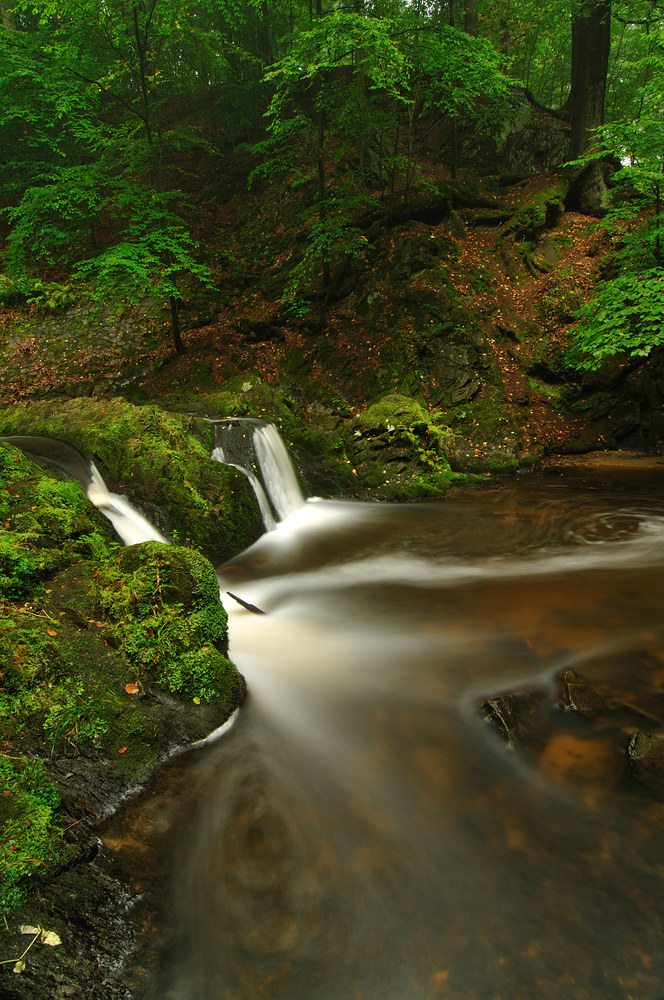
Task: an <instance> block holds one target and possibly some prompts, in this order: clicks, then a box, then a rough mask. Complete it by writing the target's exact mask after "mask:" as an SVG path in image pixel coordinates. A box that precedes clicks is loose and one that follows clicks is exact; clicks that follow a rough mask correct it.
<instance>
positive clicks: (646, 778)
mask: <svg viewBox="0 0 664 1000" xmlns="http://www.w3.org/2000/svg"><path fill="white" fill-rule="evenodd" d="M626 756H627V766H628V771H629V774H630V776H631V777H632V778H635V779H636V780H637V781H640V782H641V784H643V785H646V786H647V787H648V788H652V789H653V790H654V791H657V792H664V739H662V737H660V736H653V735H652V734H651V733H644V732H635V733H632V735H631V736H630V738H629V741H628V743H627V748H626Z"/></svg>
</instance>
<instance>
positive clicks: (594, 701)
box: [560, 670, 605, 719]
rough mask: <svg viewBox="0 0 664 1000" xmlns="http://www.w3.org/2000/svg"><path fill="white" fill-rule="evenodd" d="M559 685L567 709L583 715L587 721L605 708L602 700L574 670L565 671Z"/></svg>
mask: <svg viewBox="0 0 664 1000" xmlns="http://www.w3.org/2000/svg"><path fill="white" fill-rule="evenodd" d="M560 685H561V688H562V694H563V699H564V702H565V704H566V705H567V707H568V708H571V709H572V710H573V711H575V712H578V713H579V714H580V715H585V717H586V718H587V719H594V718H595V716H596V715H597V714H598V713H599V712H600V711H601V710H602V709H603V708H604V707H605V706H604V699H603V698H602V696H601V695H600V694H599V692H598V691H596V690H595V689H594V688H593V687H591V686H590V684H588V683H586V681H585V680H584V679H583V677H581V676H580V675H579V674H577V673H575V671H574V670H566V671H565V673H564V674H563V676H562V678H561V680H560Z"/></svg>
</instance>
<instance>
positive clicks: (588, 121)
mask: <svg viewBox="0 0 664 1000" xmlns="http://www.w3.org/2000/svg"><path fill="white" fill-rule="evenodd" d="M571 42H572V71H571V81H570V93H569V100H568V102H567V107H568V110H569V116H570V124H571V138H570V158H571V159H578V157H580V156H581V155H582V154H583V153H585V151H586V149H587V148H588V146H589V145H590V143H591V141H592V139H593V135H594V132H595V130H596V129H597V128H599V126H600V125H602V124H603V123H604V105H605V100H606V77H607V73H608V69H609V53H610V51H611V0H583V2H582V4H581V6H580V7H579V8H578V10H576V11H575V13H574V16H573V18H572V38H571Z"/></svg>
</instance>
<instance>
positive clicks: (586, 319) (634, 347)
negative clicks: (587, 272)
mask: <svg viewBox="0 0 664 1000" xmlns="http://www.w3.org/2000/svg"><path fill="white" fill-rule="evenodd" d="M579 317H580V322H579V325H578V326H577V327H576V329H575V331H574V343H573V348H572V351H571V352H570V360H571V361H572V363H574V364H575V365H577V366H578V367H579V368H583V369H594V368H598V367H599V366H600V365H601V364H602V363H603V362H604V361H606V359H607V358H611V357H614V356H616V355H619V356H624V357H647V356H648V355H649V354H650V353H651V352H652V351H653V350H655V349H656V348H658V347H661V346H662V345H663V344H664V268H651V269H649V270H648V271H647V272H646V274H644V275H641V274H638V273H625V274H621V275H619V276H618V277H617V278H615V279H614V280H613V281H607V282H605V283H604V284H603V285H602V287H601V288H600V291H599V295H598V296H597V297H596V298H594V299H593V300H592V301H591V302H589V303H587V304H586V305H585V306H583V307H582V308H581V310H580V312H579Z"/></svg>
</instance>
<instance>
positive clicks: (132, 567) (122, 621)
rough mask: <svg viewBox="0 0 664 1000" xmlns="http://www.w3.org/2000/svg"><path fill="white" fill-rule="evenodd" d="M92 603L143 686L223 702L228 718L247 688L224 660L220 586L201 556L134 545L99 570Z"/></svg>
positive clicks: (150, 544) (180, 549)
mask: <svg viewBox="0 0 664 1000" xmlns="http://www.w3.org/2000/svg"><path fill="white" fill-rule="evenodd" d="M91 599H92V607H93V609H94V610H95V611H96V612H97V613H98V614H100V616H101V617H105V618H106V619H107V620H108V621H109V622H110V625H111V629H112V632H113V634H114V637H115V639H116V641H117V642H118V644H119V649H120V651H121V653H122V654H123V656H124V657H125V659H126V661H127V664H128V666H130V667H131V669H132V670H133V671H134V673H135V676H136V678H137V680H138V681H139V683H140V684H141V685H142V686H145V687H148V688H151V687H152V686H155V685H156V686H159V687H160V688H163V689H165V690H166V691H168V692H170V693H171V694H174V695H178V696H180V697H183V698H198V699H199V700H206V701H212V700H215V699H222V702H223V710H224V712H225V713H227V714H230V712H231V711H233V709H234V708H235V707H236V706H237V704H238V702H239V699H240V697H241V694H242V692H243V690H244V687H243V682H242V680H241V678H240V675H239V674H238V673H237V671H236V670H235V668H234V667H233V665H232V664H231V663H230V661H229V660H228V659H227V657H226V656H225V653H226V652H227V641H226V612H225V610H224V608H223V605H222V604H221V601H220V599H219V583H218V580H217V576H216V574H215V571H214V569H213V567H212V565H211V564H210V563H209V562H208V560H207V559H205V557H204V556H202V555H201V554H200V553H199V552H195V551H194V550H192V549H187V548H183V547H175V546H172V545H164V544H162V543H160V542H144V543H142V544H140V545H131V546H129V547H128V548H126V549H122V550H121V552H120V553H119V555H118V557H117V558H116V559H111V560H107V561H106V562H105V563H103V564H102V565H101V566H100V568H99V569H98V571H97V573H96V575H95V579H94V583H93V586H92V598H91Z"/></svg>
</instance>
